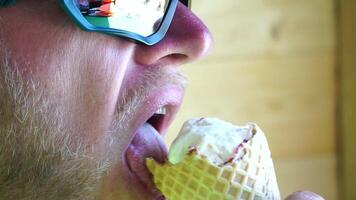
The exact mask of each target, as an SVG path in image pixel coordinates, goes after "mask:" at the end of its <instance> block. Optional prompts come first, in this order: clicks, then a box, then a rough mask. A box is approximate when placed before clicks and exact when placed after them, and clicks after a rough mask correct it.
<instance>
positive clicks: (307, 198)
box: [285, 191, 325, 200]
mask: <svg viewBox="0 0 356 200" xmlns="http://www.w3.org/2000/svg"><path fill="white" fill-rule="evenodd" d="M285 200H325V199H324V198H323V197H321V196H319V195H317V194H315V193H313V192H309V191H298V192H294V193H293V194H291V195H289V196H288V197H287V198H286V199H285Z"/></svg>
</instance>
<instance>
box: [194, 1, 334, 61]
mask: <svg viewBox="0 0 356 200" xmlns="http://www.w3.org/2000/svg"><path fill="white" fill-rule="evenodd" d="M333 9H334V7H333V1H332V0H300V1H294V0H268V1H265V0H250V1H243V0H224V1H223V2H219V3H206V2H204V1H193V11H195V12H196V13H197V15H198V16H199V17H201V18H202V19H203V21H205V22H206V24H207V25H208V27H209V28H210V30H211V32H212V33H213V35H214V39H215V48H214V52H213V53H212V55H211V56H209V58H208V59H218V58H221V59H225V58H229V59H230V58H231V57H234V58H236V59H240V60H241V59H254V60H255V59H269V58H270V57H278V56H289V57H290V56H309V55H311V54H317V55H319V54H324V53H330V52H331V53H333V50H334V46H335V40H334V37H335V35H334V25H335V19H334V10H333Z"/></svg>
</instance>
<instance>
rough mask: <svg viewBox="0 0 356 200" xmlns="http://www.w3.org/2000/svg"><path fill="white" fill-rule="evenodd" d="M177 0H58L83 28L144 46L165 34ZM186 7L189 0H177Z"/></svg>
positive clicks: (152, 43)
mask: <svg viewBox="0 0 356 200" xmlns="http://www.w3.org/2000/svg"><path fill="white" fill-rule="evenodd" d="M178 1H179V0H60V4H61V6H62V7H63V9H64V10H65V11H66V13H67V14H68V15H69V16H70V17H71V18H72V20H73V21H74V22H75V23H76V24H77V25H78V26H79V27H80V28H82V29H83V30H86V31H95V32H101V33H107V34H113V35H117V36H121V37H125V38H128V39H132V40H134V41H138V42H141V43H144V44H146V45H154V44H156V43H157V42H159V41H161V40H162V39H163V37H164V36H165V34H166V32H167V30H168V28H169V26H170V24H171V22H172V19H173V15H174V13H175V10H176V8H177V5H178ZM180 2H181V3H182V4H184V5H185V6H186V7H187V8H190V0H181V1H180Z"/></svg>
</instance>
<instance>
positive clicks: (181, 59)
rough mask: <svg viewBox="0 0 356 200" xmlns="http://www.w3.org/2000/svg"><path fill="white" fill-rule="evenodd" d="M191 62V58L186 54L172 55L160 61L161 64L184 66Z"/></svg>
mask: <svg viewBox="0 0 356 200" xmlns="http://www.w3.org/2000/svg"><path fill="white" fill-rule="evenodd" d="M188 60H189V56H187V55H185V54H179V53H172V54H168V55H166V56H164V57H162V58H160V59H159V60H158V62H160V63H169V64H170V65H175V64H184V63H186V62H187V61H188Z"/></svg>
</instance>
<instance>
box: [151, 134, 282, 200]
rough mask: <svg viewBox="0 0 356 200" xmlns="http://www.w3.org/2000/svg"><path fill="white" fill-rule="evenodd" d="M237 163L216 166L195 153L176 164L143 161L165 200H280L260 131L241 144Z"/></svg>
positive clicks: (267, 148)
mask: <svg viewBox="0 0 356 200" xmlns="http://www.w3.org/2000/svg"><path fill="white" fill-rule="evenodd" d="M243 150H244V156H243V157H242V158H241V159H240V160H236V161H234V162H231V163H227V164H223V165H221V166H218V165H216V164H213V163H211V162H209V160H208V159H206V157H205V156H203V155H199V154H198V153H197V151H191V152H189V153H188V154H187V155H186V156H185V157H184V159H183V160H182V161H181V162H179V163H177V164H171V163H169V162H167V163H165V164H159V163H157V162H156V161H154V160H153V159H150V158H148V159H147V160H146V164H147V167H148V169H149V171H150V172H151V173H152V175H153V181H154V183H155V184H156V186H157V188H158V189H159V190H160V191H161V192H162V193H163V194H164V195H165V197H166V198H167V199H168V200H222V199H224V200H225V199H226V200H262V199H263V200H265V199H268V200H279V199H280V194H279V189H278V185H277V181H276V175H275V172H274V166H273V162H272V159H271V153H270V150H269V147H268V143H267V140H266V137H265V136H264V134H263V132H262V131H258V132H257V133H256V134H255V136H254V137H253V138H252V139H251V140H250V141H248V142H247V143H245V144H244V148H243Z"/></svg>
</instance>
